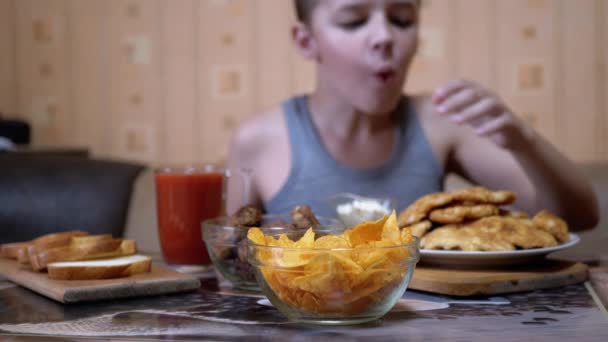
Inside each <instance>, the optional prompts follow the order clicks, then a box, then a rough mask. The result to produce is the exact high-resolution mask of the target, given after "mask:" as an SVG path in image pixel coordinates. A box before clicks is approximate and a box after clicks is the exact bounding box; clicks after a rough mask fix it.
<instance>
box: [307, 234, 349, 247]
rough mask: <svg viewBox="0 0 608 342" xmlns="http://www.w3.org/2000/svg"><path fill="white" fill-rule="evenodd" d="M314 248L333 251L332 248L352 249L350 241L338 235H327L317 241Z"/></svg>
mask: <svg viewBox="0 0 608 342" xmlns="http://www.w3.org/2000/svg"><path fill="white" fill-rule="evenodd" d="M313 248H318V249H332V248H350V244H349V243H348V241H347V240H346V239H345V238H343V237H341V236H337V235H325V236H321V237H320V238H318V239H317V240H315V242H314V244H313Z"/></svg>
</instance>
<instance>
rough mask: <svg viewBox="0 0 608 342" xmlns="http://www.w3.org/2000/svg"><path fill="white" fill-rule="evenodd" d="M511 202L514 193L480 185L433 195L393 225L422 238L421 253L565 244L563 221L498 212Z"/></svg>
mask: <svg viewBox="0 0 608 342" xmlns="http://www.w3.org/2000/svg"><path fill="white" fill-rule="evenodd" d="M515 198H516V196H515V193H514V192H511V191H490V190H488V189H486V188H483V187H473V188H468V189H463V190H458V191H453V192H439V193H432V194H429V195H426V196H423V197H421V198H419V199H418V200H416V201H415V202H414V203H412V205H410V206H409V207H408V208H406V209H405V210H404V211H402V212H401V214H400V215H399V218H398V222H399V226H400V227H409V228H411V230H412V234H413V235H415V236H418V237H420V238H421V241H420V246H421V248H423V249H439V250H462V251H512V250H517V249H528V248H543V247H551V246H556V245H558V244H561V243H564V242H567V241H569V239H570V236H569V234H568V225H567V224H566V222H564V221H563V220H562V219H560V218H559V217H557V216H555V215H553V214H551V213H550V212H549V211H547V210H543V211H541V212H539V213H538V214H537V215H536V216H534V217H533V218H529V217H528V215H527V214H526V213H523V212H518V211H511V210H506V209H503V208H501V206H504V205H509V204H511V203H513V202H514V201H515Z"/></svg>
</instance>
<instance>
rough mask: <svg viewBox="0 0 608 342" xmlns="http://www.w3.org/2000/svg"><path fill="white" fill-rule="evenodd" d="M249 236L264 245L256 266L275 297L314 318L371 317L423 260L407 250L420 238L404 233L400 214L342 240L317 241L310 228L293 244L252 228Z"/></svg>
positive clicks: (363, 226)
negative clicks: (368, 314) (369, 313)
mask: <svg viewBox="0 0 608 342" xmlns="http://www.w3.org/2000/svg"><path fill="white" fill-rule="evenodd" d="M247 237H248V238H249V240H251V241H252V242H253V243H255V244H256V245H258V246H256V247H255V249H254V253H255V254H254V257H255V264H256V266H257V267H258V269H259V270H260V272H261V274H262V275H263V277H264V280H265V282H266V283H267V285H268V286H269V287H270V288H271V290H272V291H273V293H274V294H275V295H276V296H277V297H278V298H279V299H280V300H281V301H282V302H284V303H285V304H287V305H288V306H290V307H292V308H295V309H297V310H301V311H304V312H308V313H314V314H336V315H353V314H358V313H362V312H365V311H366V310H368V309H369V308H371V307H373V306H374V305H375V304H377V303H380V302H382V301H384V300H385V299H386V298H387V297H388V296H390V295H391V293H392V292H393V291H394V290H396V289H398V288H399V285H401V282H402V281H403V278H404V276H405V273H406V272H407V271H408V268H409V267H413V266H414V264H415V262H416V261H417V260H416V258H417V252H416V246H412V245H405V246H404V245H403V244H410V243H412V242H414V237H413V236H412V234H411V231H410V229H409V228H404V229H399V227H398V225H397V216H396V214H395V212H393V213H392V214H391V215H390V216H385V217H383V218H382V219H380V220H378V221H375V222H363V223H361V224H359V225H357V226H356V227H354V228H352V229H348V230H346V231H345V232H344V233H343V234H341V235H325V236H321V237H319V238H317V239H315V232H314V231H313V230H312V228H310V229H308V230H307V231H306V233H305V234H304V236H302V237H301V238H300V239H299V240H297V241H292V240H291V239H290V238H289V237H288V236H287V235H285V234H281V235H279V237H278V238H275V237H273V236H269V235H264V233H263V231H262V230H260V229H258V228H252V229H250V230H249V232H248V234H247ZM273 247H274V248H273ZM410 251H414V254H415V255H411V253H410Z"/></svg>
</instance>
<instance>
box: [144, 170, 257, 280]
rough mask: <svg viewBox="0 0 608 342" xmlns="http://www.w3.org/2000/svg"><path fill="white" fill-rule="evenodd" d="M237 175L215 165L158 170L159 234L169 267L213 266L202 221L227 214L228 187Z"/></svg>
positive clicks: (156, 180) (156, 182)
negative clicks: (231, 179)
mask: <svg viewBox="0 0 608 342" xmlns="http://www.w3.org/2000/svg"><path fill="white" fill-rule="evenodd" d="M234 175H235V172H231V171H230V170H228V169H227V168H224V167H222V166H218V165H213V164H203V165H194V166H167V167H159V168H156V169H155V184H156V204H157V211H156V212H157V218H158V234H159V240H160V245H161V250H162V253H163V257H164V260H165V262H166V263H167V264H169V265H170V266H174V267H176V268H178V269H179V268H180V266H205V267H207V266H210V265H211V260H210V259H209V254H208V253H207V249H206V247H205V243H204V241H203V238H202V234H201V229H200V226H201V222H202V221H204V220H207V219H211V218H215V217H218V216H222V215H224V213H225V199H226V188H227V184H228V180H229V179H230V178H232V177H233V176H234ZM240 176H243V177H246V176H247V175H246V174H245V173H240ZM242 184H246V183H242ZM205 267H203V268H205Z"/></svg>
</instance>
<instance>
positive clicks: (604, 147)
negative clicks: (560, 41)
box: [596, 0, 608, 160]
mask: <svg viewBox="0 0 608 342" xmlns="http://www.w3.org/2000/svg"><path fill="white" fill-rule="evenodd" d="M598 2H599V5H600V10H599V11H598V12H597V16H598V17H599V18H598V24H599V26H600V28H599V32H600V36H599V37H598V46H600V47H602V48H601V49H600V50H599V51H598V52H599V58H598V60H599V64H600V65H599V70H598V71H599V73H600V75H601V76H600V80H601V81H600V84H599V85H598V87H597V91H598V98H599V99H600V100H601V101H600V105H599V106H600V109H599V111H598V113H597V116H598V118H599V122H600V124H598V127H597V136H596V137H597V140H596V143H597V144H598V145H599V146H600V157H599V158H598V159H599V160H608V134H606V132H608V1H606V0H598Z"/></svg>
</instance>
